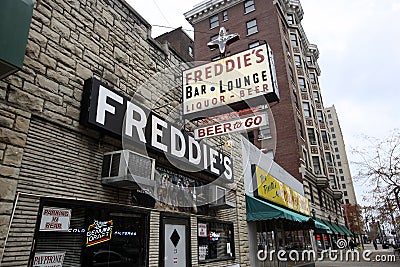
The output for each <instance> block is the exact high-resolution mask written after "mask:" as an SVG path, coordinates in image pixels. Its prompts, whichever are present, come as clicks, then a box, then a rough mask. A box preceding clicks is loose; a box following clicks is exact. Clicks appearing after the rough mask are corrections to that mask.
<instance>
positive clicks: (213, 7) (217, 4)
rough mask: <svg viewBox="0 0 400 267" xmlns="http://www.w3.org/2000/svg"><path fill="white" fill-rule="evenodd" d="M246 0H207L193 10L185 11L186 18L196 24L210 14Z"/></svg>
mask: <svg viewBox="0 0 400 267" xmlns="http://www.w3.org/2000/svg"><path fill="white" fill-rule="evenodd" d="M241 2H244V0H206V1H203V2H201V3H199V4H197V5H195V6H194V7H193V9H192V10H189V11H188V12H186V13H184V14H183V15H184V16H185V18H186V20H187V21H188V22H189V23H190V24H191V25H193V24H195V23H197V22H199V21H201V20H203V19H206V18H208V17H209V16H210V15H214V14H217V13H219V12H221V11H223V10H225V9H228V8H230V7H232V6H234V5H237V4H238V3H241Z"/></svg>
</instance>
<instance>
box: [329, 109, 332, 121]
mask: <svg viewBox="0 0 400 267" xmlns="http://www.w3.org/2000/svg"><path fill="white" fill-rule="evenodd" d="M328 112H329V111H328ZM328 118H329V119H332V114H328Z"/></svg>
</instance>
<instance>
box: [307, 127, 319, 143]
mask: <svg viewBox="0 0 400 267" xmlns="http://www.w3.org/2000/svg"><path fill="white" fill-rule="evenodd" d="M307 134H308V139H309V140H310V143H311V145H316V144H317V139H315V132H314V129H312V128H307Z"/></svg>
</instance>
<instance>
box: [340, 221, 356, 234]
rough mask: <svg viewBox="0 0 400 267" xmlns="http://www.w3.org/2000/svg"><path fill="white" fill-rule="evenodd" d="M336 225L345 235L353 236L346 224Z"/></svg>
mask: <svg viewBox="0 0 400 267" xmlns="http://www.w3.org/2000/svg"><path fill="white" fill-rule="evenodd" d="M338 225H339V227H340V228H341V229H342V230H343V232H344V233H345V234H346V235H347V236H353V233H352V232H351V231H350V230H349V229H348V228H347V227H346V226H344V225H341V224H338Z"/></svg>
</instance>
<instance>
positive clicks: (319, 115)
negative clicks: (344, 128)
mask: <svg viewBox="0 0 400 267" xmlns="http://www.w3.org/2000/svg"><path fill="white" fill-rule="evenodd" d="M317 117H318V121H319V122H324V117H323V115H322V111H321V110H317Z"/></svg>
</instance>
